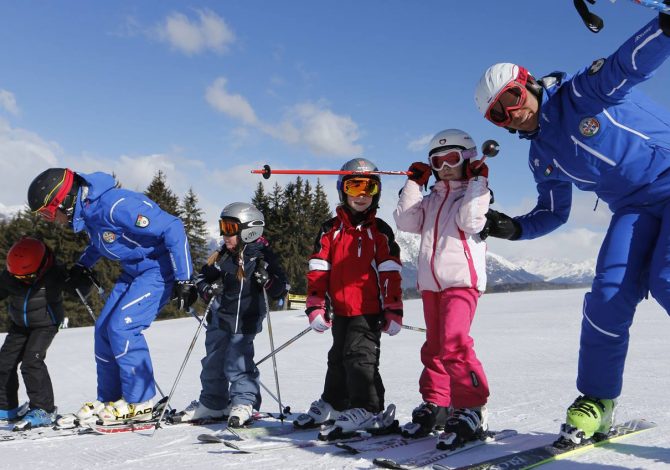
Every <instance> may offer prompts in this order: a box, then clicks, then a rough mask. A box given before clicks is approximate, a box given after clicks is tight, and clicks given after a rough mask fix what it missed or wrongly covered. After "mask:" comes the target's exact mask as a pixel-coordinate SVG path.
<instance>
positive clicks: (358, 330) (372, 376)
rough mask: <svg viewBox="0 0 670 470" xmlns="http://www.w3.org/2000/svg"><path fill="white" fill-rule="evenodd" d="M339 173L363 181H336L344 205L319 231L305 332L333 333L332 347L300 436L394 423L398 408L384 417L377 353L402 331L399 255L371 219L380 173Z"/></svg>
mask: <svg viewBox="0 0 670 470" xmlns="http://www.w3.org/2000/svg"><path fill="white" fill-rule="evenodd" d="M342 170H348V171H353V172H363V173H362V174H358V175H357V174H352V175H344V176H340V178H339V179H338V182H337V189H338V193H339V197H340V202H341V204H340V206H338V208H337V216H336V217H334V218H332V219H330V220H328V221H327V222H326V223H325V224H323V226H322V227H321V232H320V233H319V235H318V236H317V239H316V245H315V248H314V253H313V254H312V255H311V257H310V260H309V272H308V274H307V309H306V313H307V316H308V318H309V322H310V325H311V327H312V329H314V330H315V331H317V332H319V333H322V332H324V331H326V330H327V329H328V328H331V326H332V334H333V346H332V347H331V349H330V351H329V352H328V371H327V372H326V381H325V385H324V391H323V394H322V395H321V398H320V399H318V400H316V401H315V402H313V403H312V405H311V407H310V409H309V411H308V412H307V413H305V414H302V415H300V416H299V417H298V418H297V419H296V420H295V421H294V425H295V426H296V427H298V428H306V427H315V426H318V425H321V424H324V423H327V422H332V421H334V424H333V426H331V427H329V428H326V429H325V430H323V431H322V435H323V436H322V437H324V436H325V437H327V438H336V437H338V436H340V435H342V434H347V433H351V432H354V431H357V430H368V431H381V430H387V429H388V428H389V426H391V425H392V424H393V423H394V416H395V406H394V405H390V406H389V407H388V409H387V410H386V411H384V385H383V383H382V379H381V376H380V375H379V351H380V349H379V346H380V339H381V332H382V331H383V332H385V333H388V334H389V335H391V336H393V335H395V334H397V333H398V332H399V331H400V329H401V326H402V313H403V310H402V291H401V287H400V281H401V278H400V270H401V264H400V248H399V247H398V245H397V243H396V242H395V237H394V235H393V231H392V230H391V228H390V227H389V226H388V224H386V222H384V221H383V220H381V219H378V218H376V217H375V214H376V210H377V206H378V203H379V197H380V195H381V181H380V179H379V176H378V175H370V174H367V173H366V172H370V171H377V167H376V166H375V165H374V164H373V163H372V162H370V161H369V160H366V159H363V158H357V159H353V160H350V161H349V162H347V163H345V164H344V166H343V167H342ZM328 307H330V309H329V308H328ZM328 310H332V313H333V316H332V320H331V318H330V316H329V315H328V313H327V311H328ZM395 423H396V425H397V422H395Z"/></svg>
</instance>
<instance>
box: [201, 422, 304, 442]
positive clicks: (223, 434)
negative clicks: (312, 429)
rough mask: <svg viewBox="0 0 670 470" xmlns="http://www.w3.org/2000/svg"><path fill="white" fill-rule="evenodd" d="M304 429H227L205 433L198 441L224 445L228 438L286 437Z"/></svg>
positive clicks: (258, 427) (285, 426) (268, 427)
mask: <svg viewBox="0 0 670 470" xmlns="http://www.w3.org/2000/svg"><path fill="white" fill-rule="evenodd" d="M303 431H305V430H304V429H296V428H294V427H293V425H292V424H285V425H280V426H245V427H241V428H231V427H228V426H226V427H225V428H223V429H221V430H219V431H216V432H214V433H204V434H199V435H198V440H199V441H200V442H202V443H205V444H223V443H224V442H225V441H227V440H229V439H228V437H230V435H232V436H236V435H239V436H244V437H245V438H257V437H266V436H285V435H287V434H292V433H294V432H303Z"/></svg>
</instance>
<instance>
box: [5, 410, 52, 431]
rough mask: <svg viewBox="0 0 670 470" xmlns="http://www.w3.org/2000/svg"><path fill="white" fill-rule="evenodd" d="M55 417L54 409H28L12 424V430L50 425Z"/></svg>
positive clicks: (24, 429)
mask: <svg viewBox="0 0 670 470" xmlns="http://www.w3.org/2000/svg"><path fill="white" fill-rule="evenodd" d="M55 419H56V410H55V409H54V411H52V412H51V413H49V412H48V411H45V410H43V409H41V408H33V409H32V410H30V411H28V413H26V414H25V415H24V416H23V418H22V419H21V421H19V422H18V423H16V425H14V429H13V431H27V430H29V429H33V428H39V427H43V426H51V425H52V424H53V422H54V421H55Z"/></svg>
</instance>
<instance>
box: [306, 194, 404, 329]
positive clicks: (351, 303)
mask: <svg viewBox="0 0 670 470" xmlns="http://www.w3.org/2000/svg"><path fill="white" fill-rule="evenodd" d="M375 213H376V211H370V213H368V214H367V216H366V217H365V219H364V220H363V221H362V222H360V223H358V224H354V222H353V220H352V217H353V216H352V214H351V213H350V211H349V210H347V209H345V208H344V207H342V206H339V207H338V208H337V217H334V218H332V219H330V220H328V221H327V222H326V223H325V224H323V225H322V227H321V231H320V232H319V235H317V238H316V244H315V247H314V253H313V254H312V255H311V256H310V259H309V272H308V273H307V307H308V308H309V307H325V305H326V303H325V302H326V297H329V299H330V303H331V305H332V308H333V312H334V314H335V315H340V316H345V317H352V316H356V315H368V314H380V313H382V312H384V310H393V312H394V313H397V314H399V315H402V290H401V287H400V281H401V277H400V270H401V268H402V265H401V262H400V247H399V246H398V244H397V243H396V242H395V236H394V235H393V231H392V230H391V227H389V225H388V224H387V223H386V222H384V221H383V220H381V219H378V218H376V217H375Z"/></svg>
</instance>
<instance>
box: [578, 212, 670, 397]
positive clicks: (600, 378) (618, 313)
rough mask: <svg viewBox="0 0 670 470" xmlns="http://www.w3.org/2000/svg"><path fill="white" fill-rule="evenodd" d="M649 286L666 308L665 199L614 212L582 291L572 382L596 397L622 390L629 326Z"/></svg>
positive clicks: (669, 248)
mask: <svg viewBox="0 0 670 470" xmlns="http://www.w3.org/2000/svg"><path fill="white" fill-rule="evenodd" d="M648 292H650V293H651V295H652V296H653V297H654V298H655V299H656V300H657V301H658V302H659V303H660V304H661V306H662V307H663V308H664V309H665V310H666V311H668V312H670V202H668V201H666V202H664V203H659V204H655V205H653V206H646V207H637V208H630V207H629V208H623V209H620V210H618V211H616V212H615V213H614V215H613V216H612V220H611V222H610V226H609V228H608V231H607V235H606V236H605V240H604V241H603V244H602V247H601V248H600V253H599V255H598V261H597V264H596V275H595V278H594V280H593V285H592V288H591V291H590V292H589V293H587V294H586V296H585V297H584V309H583V318H582V332H581V339H580V348H579V368H578V375H577V388H578V389H579V391H580V392H582V393H584V394H586V395H590V396H592V397H596V398H610V399H613V398H616V397H618V396H619V395H620V394H621V388H622V385H623V371H624V364H625V362H626V354H627V352H628V339H629V329H630V327H631V325H632V323H633V316H634V314H635V308H636V307H637V304H638V303H640V301H641V300H642V299H643V298H644V297H645V296H646V295H647V293H648Z"/></svg>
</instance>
